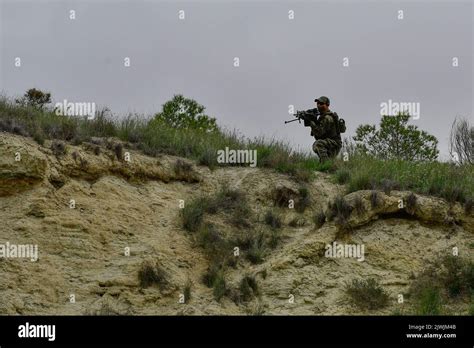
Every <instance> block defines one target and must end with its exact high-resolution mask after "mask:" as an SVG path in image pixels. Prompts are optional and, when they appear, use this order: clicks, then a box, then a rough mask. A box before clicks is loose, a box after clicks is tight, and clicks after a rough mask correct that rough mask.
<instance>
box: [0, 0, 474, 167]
mask: <svg viewBox="0 0 474 348" xmlns="http://www.w3.org/2000/svg"><path fill="white" fill-rule="evenodd" d="M70 10H74V11H75V12H76V19H75V20H71V19H69V15H70V12H69V11H70ZM179 10H184V11H185V19H184V20H180V19H179V18H178V15H179V13H178V11H179ZM290 10H293V11H294V19H292V20H290V19H289V18H288V17H289V11H290ZM399 10H403V17H404V18H403V19H401V20H400V19H398V16H399V12H398V11H399ZM0 11H1V13H0V23H1V27H0V90H1V91H3V93H5V94H7V95H9V96H18V95H21V94H23V93H24V91H25V90H27V89H28V88H31V87H36V88H40V89H42V90H47V91H50V92H51V93H52V95H53V98H54V101H55V102H56V101H59V102H60V101H62V100H63V99H67V100H68V101H78V102H86V101H88V102H95V103H96V104H97V105H99V106H104V105H107V106H109V107H110V108H111V109H112V111H114V112H116V113H127V112H139V113H154V112H157V111H159V110H160V109H161V105H162V104H163V103H164V102H166V101H167V100H169V99H171V98H172V96H173V95H174V94H183V95H184V96H186V97H189V98H193V99H195V100H197V101H198V102H199V103H201V104H203V105H204V106H205V107H206V111H207V113H208V114H209V115H210V116H213V117H216V118H217V120H218V123H219V124H220V125H222V126H225V127H227V128H231V129H232V128H237V129H238V130H240V131H241V133H242V134H244V135H246V136H250V137H252V136H257V135H261V134H264V135H266V136H269V137H272V136H273V137H276V138H278V139H283V140H288V141H290V142H291V143H292V144H293V145H294V146H295V148H296V147H299V148H300V149H304V150H306V149H310V147H311V144H312V143H313V141H314V139H312V138H311V137H310V136H309V129H308V128H304V127H303V126H302V125H299V124H298V123H291V124H289V125H286V126H285V125H284V124H283V121H284V120H285V119H289V118H290V115H288V105H290V104H293V105H295V107H296V109H298V110H299V109H308V108H312V107H314V106H315V105H314V102H313V100H314V98H315V97H317V96H320V95H327V96H329V97H330V98H331V109H333V110H335V111H337V112H338V114H339V115H340V116H341V117H343V118H345V119H346V124H347V126H348V133H346V136H351V135H353V134H354V132H355V129H356V128H357V126H358V125H359V124H361V123H378V121H379V119H380V109H381V108H380V104H381V103H383V102H387V101H388V100H389V99H391V100H392V101H394V102H416V103H420V118H419V119H418V120H412V121H411V123H412V124H416V125H418V126H419V127H420V128H421V129H424V130H426V131H428V132H429V133H431V134H433V135H435V136H436V137H437V138H438V140H439V142H440V144H439V149H440V152H441V154H442V157H441V158H446V156H447V153H448V147H447V144H448V136H449V129H450V126H451V123H452V121H453V119H454V118H455V117H456V116H464V117H465V118H468V119H470V120H471V122H472V121H473V118H474V116H473V99H474V97H473V88H472V81H473V66H472V61H473V16H474V11H473V3H472V1H437V2H427V1H418V2H417V1H410V2H406V1H386V2H374V1H351V2H349V1H337V2H322V1H291V2H290V1H278V2H276V1H275V2H273V1H271V2H269V1H219V2H218V1H179V2H175V1H173V2H171V1H166V2H165V1H150V0H148V1H140V0H137V1H110V0H108V1H101V0H98V1H9V0H0ZM16 57H20V58H21V67H20V68H18V67H15V65H14V63H15V58H16ZM125 57H130V60H131V66H130V67H128V68H127V67H124V58H125ZM234 57H238V58H239V59H240V66H239V67H234V65H233V64H234ZM345 57H347V58H348V59H349V66H348V67H344V66H343V59H344V58H345ZM453 57H457V58H458V61H459V66H458V67H453V66H452V63H453Z"/></svg>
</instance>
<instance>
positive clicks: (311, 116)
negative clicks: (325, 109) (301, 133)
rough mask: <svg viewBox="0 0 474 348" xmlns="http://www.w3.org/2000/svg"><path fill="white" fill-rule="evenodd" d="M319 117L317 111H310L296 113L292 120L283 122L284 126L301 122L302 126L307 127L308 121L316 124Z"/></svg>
mask: <svg viewBox="0 0 474 348" xmlns="http://www.w3.org/2000/svg"><path fill="white" fill-rule="evenodd" d="M318 115H319V111H318V109H311V110H306V111H296V114H293V116H295V119H294V120H289V121H285V124H287V123H290V122H294V121H298V122H299V123H301V120H303V121H304V126H305V127H309V124H310V121H313V122H316V120H317V118H318Z"/></svg>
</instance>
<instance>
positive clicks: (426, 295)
mask: <svg viewBox="0 0 474 348" xmlns="http://www.w3.org/2000/svg"><path fill="white" fill-rule="evenodd" d="M418 301H419V302H418V307H417V314H418V315H439V314H441V305H442V303H441V294H440V290H439V289H438V288H437V287H432V286H429V287H426V288H424V289H423V290H422V291H421V294H420V296H419V299H418Z"/></svg>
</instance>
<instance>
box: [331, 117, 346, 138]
mask: <svg viewBox="0 0 474 348" xmlns="http://www.w3.org/2000/svg"><path fill="white" fill-rule="evenodd" d="M332 114H333V115H334V120H335V121H336V129H337V132H338V133H339V134H341V133H345V131H346V121H344V119H343V118H339V116H338V115H337V114H336V113H335V112H333V113H332Z"/></svg>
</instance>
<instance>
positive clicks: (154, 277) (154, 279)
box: [138, 261, 168, 288]
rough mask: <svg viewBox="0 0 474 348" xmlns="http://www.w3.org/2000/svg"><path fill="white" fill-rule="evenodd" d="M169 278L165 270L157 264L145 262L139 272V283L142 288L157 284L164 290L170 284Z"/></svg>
mask: <svg viewBox="0 0 474 348" xmlns="http://www.w3.org/2000/svg"><path fill="white" fill-rule="evenodd" d="M167 278H168V276H167V274H166V272H165V271H164V269H163V268H162V267H161V266H160V265H159V264H158V263H156V262H151V261H144V262H143V263H142V265H141V267H140V269H139V271H138V281H139V283H140V286H141V287H142V288H147V287H149V286H151V285H155V284H156V285H158V286H159V287H160V288H163V287H165V286H166V285H167V284H168V280H167Z"/></svg>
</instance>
